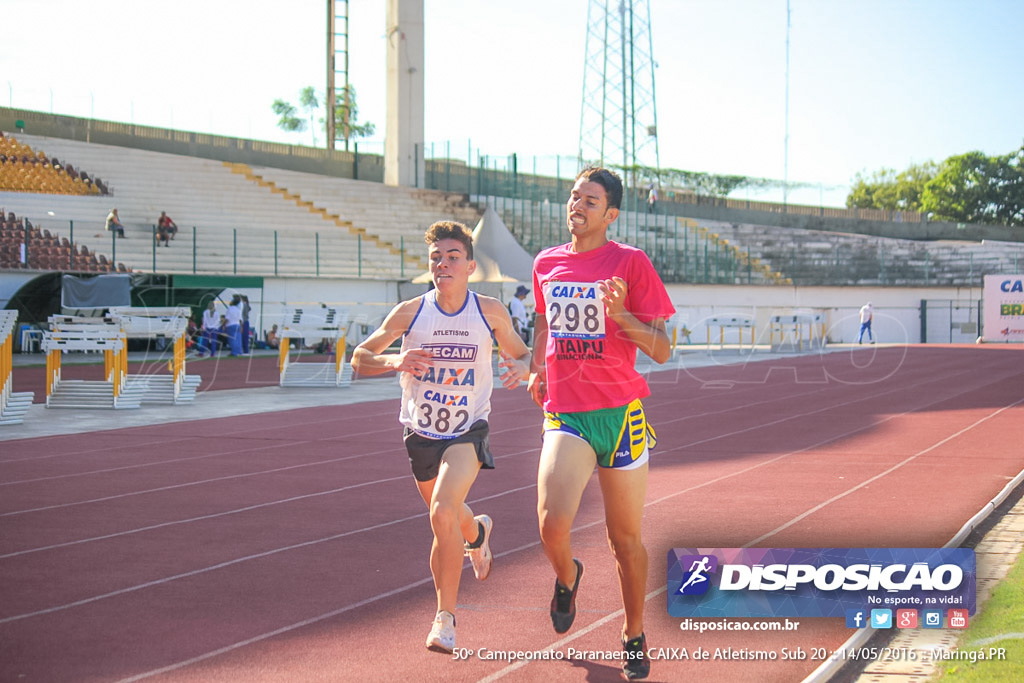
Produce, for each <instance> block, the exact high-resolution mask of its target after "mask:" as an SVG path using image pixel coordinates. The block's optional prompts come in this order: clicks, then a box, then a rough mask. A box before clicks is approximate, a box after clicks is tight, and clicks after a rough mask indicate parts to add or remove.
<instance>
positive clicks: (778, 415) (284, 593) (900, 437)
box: [0, 345, 1024, 683]
mask: <svg viewBox="0 0 1024 683" xmlns="http://www.w3.org/2000/svg"><path fill="white" fill-rule="evenodd" d="M1021 351H1022V347H1021V346H1019V345H1018V346H1001V347H973V346H969V347H959V348H955V347H924V346H921V347H892V348H885V349H881V348H876V347H869V348H864V349H856V350H853V351H843V352H837V353H832V354H829V355H824V356H817V355H813V356H804V357H799V358H792V359H785V360H772V361H763V362H758V363H748V364H741V365H731V366H718V367H705V368H699V369H693V370H671V371H665V372H660V373H657V374H654V375H652V376H651V384H652V389H653V395H652V396H651V397H650V398H649V399H648V400H647V401H646V405H647V409H648V413H649V415H650V418H651V421H652V423H653V424H654V425H655V427H656V428H657V430H658V434H659V438H660V444H659V448H658V450H657V451H655V455H654V457H653V458H652V467H651V477H650V485H649V490H648V495H647V511H646V518H645V525H644V530H645V542H646V545H647V548H648V551H649V554H650V567H651V570H650V578H649V581H648V591H649V601H648V611H647V634H648V641H649V645H650V646H651V647H674V648H680V647H682V648H687V649H689V650H692V649H693V648H697V647H705V648H708V649H710V650H712V651H713V650H714V649H715V648H727V647H733V648H748V649H755V650H774V651H779V650H780V648H782V647H788V648H790V649H793V648H796V647H798V646H800V647H803V649H804V650H805V651H808V652H809V651H810V650H811V648H815V647H821V648H826V649H828V650H829V651H831V650H833V649H835V648H836V647H838V646H839V645H840V644H841V643H842V642H843V641H844V640H846V638H847V637H848V636H849V635H850V631H849V630H848V629H846V628H845V626H844V624H843V623H842V622H841V620H835V619H804V620H800V621H801V624H800V627H799V630H797V631H795V632H774V633H763V632H758V633H755V632H738V633H737V632H728V633H721V632H713V633H706V634H704V635H696V634H693V633H688V632H681V631H680V630H679V622H680V620H679V619H673V618H670V617H668V616H667V614H666V612H665V567H666V554H667V551H668V550H669V549H670V548H672V547H678V546H695V547H737V546H765V547H790V546H796V547H815V546H834V547H847V546H851V547H859V546H941V545H943V544H944V543H945V542H946V541H947V540H948V539H949V538H951V537H952V536H953V534H954V533H955V532H956V531H957V530H958V529H959V528H960V526H961V525H963V523H964V522H965V521H966V520H968V519H969V518H970V517H971V516H972V515H973V514H974V513H975V512H976V511H978V510H979V509H980V508H981V507H982V506H983V505H984V504H985V503H987V502H988V501H989V500H990V499H991V498H992V497H994V496H995V495H996V493H998V492H999V490H1000V489H1002V488H1003V486H1005V484H1006V482H1007V481H1008V480H1009V479H1011V478H1012V477H1013V476H1015V475H1016V474H1017V473H1018V472H1020V471H1021V470H1022V469H1024V452H1022V451H1021V449H1020V446H1019V445H1020V443H1022V442H1024V364H1022V362H1021V359H1022V356H1024V354H1022V353H1021ZM350 390H351V391H359V385H358V384H356V385H354V386H353V387H352V388H351V389H350ZM214 395H215V394H205V395H204V396H202V397H201V398H200V399H199V400H214V398H213V397H214ZM396 413H397V401H378V402H376V403H363V404H357V405H351V406H332V407H322V408H313V409H303V410H298V411H285V412H280V413H270V414H260V415H251V416H242V417H232V418H221V419H209V420H201V421H193V422H178V423H170V424H163V425H154V426H148V427H140V428H132V429H125V430H110V431H103V432H93V433H89V434H80V435H72V436H55V437H44V438H37V439H25V440H20V441H18V440H16V441H8V442H4V443H2V444H0V449H2V450H0V454H2V455H0V681H19V680H25V681H134V680H143V679H144V680H148V681H196V682H199V681H202V682H204V683H206V682H211V681H224V682H228V681H231V682H234V681H243V680H244V681H343V680H394V681H406V680H420V681H440V680H444V681H478V680H488V681H493V680H501V681H534V680H551V679H554V678H556V677H557V679H558V680H568V681H574V680H575V681H584V680H586V681H606V680H607V681H611V680H619V678H618V675H619V674H618V664H617V662H613V661H580V660H576V661H571V662H570V661H559V662H531V663H519V664H509V663H508V662H505V661H490V660H481V659H479V658H475V657H474V658H472V659H470V660H469V661H453V660H452V659H451V658H449V657H446V656H444V655H439V654H436V653H432V652H429V651H427V650H426V649H425V648H424V647H423V641H424V639H425V637H426V633H427V630H428V629H429V626H430V621H431V618H432V616H433V610H434V597H433V587H432V583H431V579H430V572H429V568H428V566H427V554H428V551H429V547H430V532H429V522H428V520H427V518H426V510H425V507H424V506H423V504H422V502H421V501H420V500H419V498H418V496H417V494H416V492H415V489H414V487H413V483H412V480H411V476H410V474H409V472H408V465H407V462H406V459H405V457H404V454H403V451H402V448H401V441H400V431H399V428H398V426H397V421H396V419H395V415H396ZM538 428H539V413H538V411H537V409H536V408H535V407H534V406H533V405H532V403H530V402H529V400H528V398H527V395H526V392H525V390H519V391H516V392H508V391H503V390H496V392H495V400H494V412H493V413H492V448H493V450H494V452H495V454H496V456H497V467H498V469H496V470H495V471H493V472H482V473H481V476H480V477H479V478H478V480H477V483H476V485H475V486H474V488H473V490H472V492H471V494H470V503H471V505H472V506H473V508H474V510H476V511H477V512H488V513H489V514H491V515H492V516H493V517H494V519H495V535H494V540H493V548H494V551H495V554H496V560H495V569H494V571H493V573H492V575H491V577H490V578H489V579H488V580H487V581H486V582H484V583H479V582H477V581H475V580H474V579H473V578H472V571H471V570H469V569H468V565H467V569H466V570H464V572H463V583H462V589H461V592H460V596H459V597H460V601H459V602H460V605H459V609H458V645H459V646H460V647H465V648H472V649H474V650H478V649H480V648H489V649H490V650H492V651H508V650H548V649H553V650H555V651H559V652H562V653H565V652H567V651H568V648H570V647H573V648H576V649H579V650H606V649H615V646H616V643H617V640H618V634H619V629H620V627H621V620H622V617H621V612H620V611H619V598H618V590H617V586H616V582H615V576H614V574H615V570H614V563H613V561H612V559H611V556H610V553H609V551H608V548H607V542H606V539H605V536H604V530H603V520H602V506H601V500H600V493H599V490H598V488H597V486H596V483H593V482H592V483H591V486H590V487H589V488H588V489H587V492H586V494H585V496H584V500H583V504H582V506H581V509H580V513H579V516H578V518H577V522H576V527H575V532H574V546H575V548H574V549H575V553H576V555H577V556H578V557H580V558H582V559H583V561H584V562H585V564H586V567H587V572H586V575H585V577H584V579H583V582H582V584H581V588H580V597H579V603H578V604H579V610H580V611H579V614H578V616H577V620H576V624H575V625H574V626H573V629H572V630H571V631H570V632H569V633H568V634H565V635H564V636H558V635H556V634H555V633H554V632H553V631H552V630H551V626H550V621H549V619H548V616H547V603H548V601H549V600H550V591H551V584H552V576H553V575H552V573H551V571H550V568H549V567H548V564H547V561H546V559H545V558H544V555H543V552H542V550H541V549H540V547H539V544H538V539H537V531H536V516H535V512H534V509H535V505H536V490H535V476H536V464H537V458H538V454H539V444H540V442H539V432H538ZM819 663H820V662H815V661H810V660H807V661H786V662H784V661H775V662H749V661H703V662H696V661H655V662H654V665H653V668H652V676H651V679H650V680H656V681H657V680H722V681H747V680H749V681H799V680H801V679H802V678H803V677H804V676H806V675H807V674H808V673H810V672H811V671H812V670H813V669H814V668H815V667H816V666H817V665H818V664H819Z"/></svg>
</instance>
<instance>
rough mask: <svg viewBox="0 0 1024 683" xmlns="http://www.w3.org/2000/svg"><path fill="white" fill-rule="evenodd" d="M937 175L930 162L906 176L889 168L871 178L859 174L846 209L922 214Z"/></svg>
mask: <svg viewBox="0 0 1024 683" xmlns="http://www.w3.org/2000/svg"><path fill="white" fill-rule="evenodd" d="M937 172H938V166H937V165H936V164H935V162H932V161H926V162H925V163H923V164H915V165H911V166H910V167H909V168H908V169H907V170H905V171H903V172H902V173H897V172H896V171H894V170H893V169H888V168H883V169H882V170H880V171H876V172H875V173H874V174H873V175H872V176H871V177H869V178H865V177H864V176H863V175H861V174H860V173H858V174H857V175H856V178H855V180H854V184H853V187H852V188H851V190H850V194H849V195H847V197H846V206H847V208H850V209H853V208H859V209H885V210H887V211H920V210H921V196H922V195H923V193H924V188H925V185H926V184H927V183H928V182H929V181H930V180H931V179H932V178H934V177H935V174H936V173H937Z"/></svg>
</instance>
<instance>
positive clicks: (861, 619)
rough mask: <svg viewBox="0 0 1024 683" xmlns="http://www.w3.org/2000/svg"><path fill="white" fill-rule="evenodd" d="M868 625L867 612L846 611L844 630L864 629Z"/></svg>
mask: <svg viewBox="0 0 1024 683" xmlns="http://www.w3.org/2000/svg"><path fill="white" fill-rule="evenodd" d="M867 625H868V616H867V612H866V611H865V610H862V609H848V610H846V628H866V627H867Z"/></svg>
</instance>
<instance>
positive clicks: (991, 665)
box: [933, 556, 1024, 683]
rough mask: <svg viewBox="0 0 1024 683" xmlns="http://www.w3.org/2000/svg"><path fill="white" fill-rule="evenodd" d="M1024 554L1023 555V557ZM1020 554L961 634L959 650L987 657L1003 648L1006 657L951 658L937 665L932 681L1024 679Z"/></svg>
mask: <svg viewBox="0 0 1024 683" xmlns="http://www.w3.org/2000/svg"><path fill="white" fill-rule="evenodd" d="M1021 557H1024V556H1021ZM1021 557H1018V558H1017V562H1016V563H1015V564H1014V566H1013V567H1012V568H1011V569H1010V573H1009V574H1008V575H1007V577H1006V578H1005V579H1004V580H1003V581H1001V582H1000V583H999V585H997V586H996V588H995V590H994V591H993V592H992V597H991V598H989V600H988V602H986V603H985V604H984V605H983V606H982V608H981V611H980V612H979V613H978V614H976V615H975V616H974V617H973V618H972V620H971V623H970V624H968V626H967V630H966V631H964V633H963V634H962V635H961V636H960V641H959V643H958V644H957V650H958V651H959V652H960V653H962V654H966V653H970V652H978V653H979V654H978V656H979V657H980V656H981V654H982V653H983V654H984V655H985V656H986V657H988V656H989V655H990V654H993V652H994V650H993V648H994V649H995V651H997V650H998V649H999V648H1003V649H1004V651H1005V658H1003V659H995V658H993V659H987V658H986V659H978V661H976V662H971V661H969V660H950V661H947V662H941V663H939V664H938V669H939V674H938V675H936V676H935V678H934V679H933V680H936V681H944V682H946V681H949V682H950V683H998V682H1000V681H1015V682H1016V681H1024V561H1022V559H1021Z"/></svg>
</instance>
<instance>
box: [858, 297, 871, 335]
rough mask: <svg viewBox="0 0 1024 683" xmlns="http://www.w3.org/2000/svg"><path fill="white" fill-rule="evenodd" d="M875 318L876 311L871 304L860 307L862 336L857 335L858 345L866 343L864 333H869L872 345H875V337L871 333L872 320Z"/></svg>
mask: <svg viewBox="0 0 1024 683" xmlns="http://www.w3.org/2000/svg"><path fill="white" fill-rule="evenodd" d="M874 317H875V309H874V307H873V306H872V305H871V302H870V301H869V302H867V303H866V304H864V305H863V306H861V307H860V334H859V335H857V343H858V344H862V343H863V342H864V333H865V332H867V333H868V339H869V340H870V341H871V343H872V344H874V343H875V335H874V334H873V333H872V332H871V319H872V318H874Z"/></svg>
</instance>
